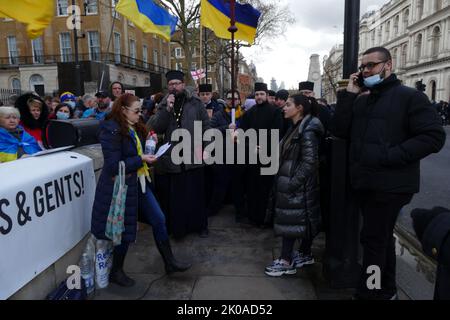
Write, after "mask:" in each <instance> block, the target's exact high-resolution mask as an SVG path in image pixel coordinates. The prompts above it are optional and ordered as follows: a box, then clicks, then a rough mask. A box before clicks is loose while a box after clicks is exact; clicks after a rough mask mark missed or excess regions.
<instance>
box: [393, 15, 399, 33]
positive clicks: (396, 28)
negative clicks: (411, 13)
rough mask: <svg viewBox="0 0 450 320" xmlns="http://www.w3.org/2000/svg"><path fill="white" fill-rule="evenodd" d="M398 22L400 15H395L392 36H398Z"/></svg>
mask: <svg viewBox="0 0 450 320" xmlns="http://www.w3.org/2000/svg"><path fill="white" fill-rule="evenodd" d="M399 24H400V16H396V17H395V20H394V37H397V36H398V25H399Z"/></svg>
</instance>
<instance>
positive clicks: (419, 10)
mask: <svg viewBox="0 0 450 320" xmlns="http://www.w3.org/2000/svg"><path fill="white" fill-rule="evenodd" d="M423 6H424V0H419V1H417V20H420V19H422V16H423Z"/></svg>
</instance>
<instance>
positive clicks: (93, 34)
mask: <svg viewBox="0 0 450 320" xmlns="http://www.w3.org/2000/svg"><path fill="white" fill-rule="evenodd" d="M88 44H89V59H90V60H91V61H99V60H100V41H99V37H98V32H97V31H88Z"/></svg>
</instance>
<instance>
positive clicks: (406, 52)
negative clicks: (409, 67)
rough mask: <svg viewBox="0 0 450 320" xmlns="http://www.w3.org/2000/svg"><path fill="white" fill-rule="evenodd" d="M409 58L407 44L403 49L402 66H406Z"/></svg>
mask: <svg viewBox="0 0 450 320" xmlns="http://www.w3.org/2000/svg"><path fill="white" fill-rule="evenodd" d="M407 59H408V45H407V44H405V45H404V46H403V49H402V61H401V66H402V67H405V66H406V63H407Z"/></svg>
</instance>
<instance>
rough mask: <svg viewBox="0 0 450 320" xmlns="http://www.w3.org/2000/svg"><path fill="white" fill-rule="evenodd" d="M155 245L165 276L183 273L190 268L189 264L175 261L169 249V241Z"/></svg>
mask: <svg viewBox="0 0 450 320" xmlns="http://www.w3.org/2000/svg"><path fill="white" fill-rule="evenodd" d="M156 245H157V247H158V250H159V253H160V254H161V256H162V258H163V260H164V265H165V268H166V273H167V274H171V273H173V272H184V271H186V270H188V269H189V268H190V267H191V264H189V263H183V262H179V261H177V260H176V259H175V257H174V256H173V253H172V248H171V247H170V242H169V239H167V240H166V241H164V242H156Z"/></svg>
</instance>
